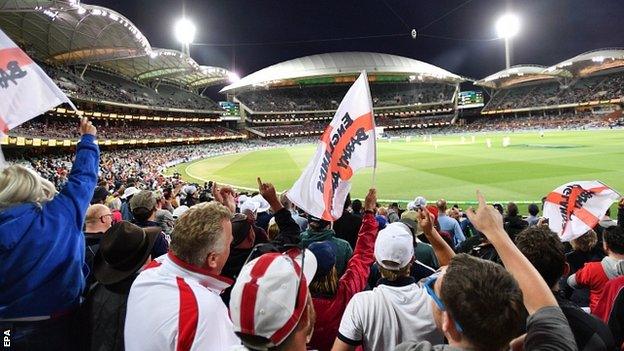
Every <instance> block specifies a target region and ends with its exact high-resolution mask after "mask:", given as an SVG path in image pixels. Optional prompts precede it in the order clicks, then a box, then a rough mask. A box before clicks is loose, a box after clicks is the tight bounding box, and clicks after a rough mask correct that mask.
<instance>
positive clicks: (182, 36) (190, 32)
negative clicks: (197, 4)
mask: <svg viewBox="0 0 624 351" xmlns="http://www.w3.org/2000/svg"><path fill="white" fill-rule="evenodd" d="M195 31H196V28H195V25H194V24H193V22H191V21H190V20H189V19H188V18H181V19H179V20H178V22H176V24H175V26H174V27H173V33H174V34H175V37H176V39H177V40H178V41H179V42H181V43H182V44H190V43H192V42H193V40H194V39H195Z"/></svg>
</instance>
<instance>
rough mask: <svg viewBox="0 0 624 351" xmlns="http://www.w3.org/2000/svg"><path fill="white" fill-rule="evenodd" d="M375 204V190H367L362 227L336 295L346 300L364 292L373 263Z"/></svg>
mask: <svg viewBox="0 0 624 351" xmlns="http://www.w3.org/2000/svg"><path fill="white" fill-rule="evenodd" d="M376 203H377V190H375V189H370V190H368V195H366V198H365V200H364V215H363V216H362V226H361V227H360V231H359V233H358V238H357V241H356V244H355V250H354V251H353V255H352V256H351V258H350V259H349V262H348V263H347V268H346V269H345V273H344V274H343V275H342V277H341V278H340V283H339V284H340V285H339V287H338V292H337V293H338V294H340V293H342V294H347V295H348V296H346V297H347V298H348V299H350V298H351V296H353V295H355V294H356V293H358V292H360V291H362V290H364V288H365V287H366V282H367V281H368V275H369V273H370V266H371V265H372V264H373V262H374V261H375V255H374V253H373V251H374V248H375V239H376V238H377V232H378V230H379V223H377V220H376V219H375V215H374V213H375V212H374V210H375V204H376Z"/></svg>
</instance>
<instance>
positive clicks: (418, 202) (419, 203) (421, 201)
mask: <svg viewBox="0 0 624 351" xmlns="http://www.w3.org/2000/svg"><path fill="white" fill-rule="evenodd" d="M414 206H415V207H417V208H418V207H425V206H427V199H425V198H424V197H422V196H418V197H416V198H415V199H414Z"/></svg>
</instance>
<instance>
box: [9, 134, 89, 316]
mask: <svg viewBox="0 0 624 351" xmlns="http://www.w3.org/2000/svg"><path fill="white" fill-rule="evenodd" d="M94 139H95V137H94V136H92V135H89V134H85V135H83V136H82V138H81V140H80V142H79V143H78V146H77V149H76V160H75V161H74V164H73V167H72V170H71V173H70V174H69V178H68V180H67V183H66V184H65V186H64V187H63V189H62V190H61V191H60V193H58V194H57V195H56V196H55V197H54V198H53V199H52V200H51V201H48V202H47V203H44V204H43V205H42V206H41V207H39V206H37V205H35V204H33V203H24V204H19V205H16V206H13V207H9V208H7V209H5V210H3V211H2V212H0V262H1V263H0V287H2V288H1V289H0V319H14V318H23V317H39V316H50V315H53V314H55V313H62V312H65V311H67V310H69V309H72V308H74V307H77V306H78V304H79V301H80V294H81V293H82V291H83V289H84V285H85V278H84V275H83V266H84V265H85V263H84V261H85V239H84V235H83V233H82V225H83V222H84V217H85V213H86V211H87V207H88V206H89V202H90V201H91V197H92V196H93V189H95V184H96V182H97V177H98V164H99V154H100V151H99V148H98V146H97V145H96V144H95V143H94Z"/></svg>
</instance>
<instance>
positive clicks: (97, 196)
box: [91, 186, 108, 205]
mask: <svg viewBox="0 0 624 351" xmlns="http://www.w3.org/2000/svg"><path fill="white" fill-rule="evenodd" d="M107 197H108V189H106V187H103V186H98V187H96V188H95V190H94V191H93V197H92V198H91V205H93V204H105V203H106V198H107Z"/></svg>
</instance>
